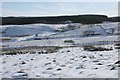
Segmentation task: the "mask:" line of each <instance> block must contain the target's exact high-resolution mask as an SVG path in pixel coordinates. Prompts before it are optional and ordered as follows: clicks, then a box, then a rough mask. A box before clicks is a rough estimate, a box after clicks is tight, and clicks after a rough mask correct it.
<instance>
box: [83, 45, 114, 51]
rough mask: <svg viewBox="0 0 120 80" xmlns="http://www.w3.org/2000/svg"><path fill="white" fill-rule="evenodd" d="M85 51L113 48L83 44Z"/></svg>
mask: <svg viewBox="0 0 120 80" xmlns="http://www.w3.org/2000/svg"><path fill="white" fill-rule="evenodd" d="M83 48H84V50H85V51H110V50H113V49H111V48H104V47H95V46H83Z"/></svg>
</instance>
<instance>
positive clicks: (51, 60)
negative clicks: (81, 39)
mask: <svg viewBox="0 0 120 80" xmlns="http://www.w3.org/2000/svg"><path fill="white" fill-rule="evenodd" d="M1 57H2V59H3V62H2V67H3V71H1V73H2V76H3V78H11V76H12V75H14V73H16V72H17V71H24V72H25V73H26V74H28V77H29V78H55V77H56V78H118V67H115V69H113V70H112V68H113V66H114V65H115V62H117V61H118V51H117V50H112V51H101V52H99V51H95V52H89V51H84V50H83V49H82V48H81V47H70V48H63V49H60V50H59V51H58V52H55V53H51V54H38V53H37V51H36V53H34V54H29V52H28V53H26V54H17V55H1Z"/></svg>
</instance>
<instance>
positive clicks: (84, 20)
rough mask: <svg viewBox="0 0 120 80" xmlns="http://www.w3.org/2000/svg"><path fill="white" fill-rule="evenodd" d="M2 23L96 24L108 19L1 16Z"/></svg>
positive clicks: (93, 17) (87, 16)
mask: <svg viewBox="0 0 120 80" xmlns="http://www.w3.org/2000/svg"><path fill="white" fill-rule="evenodd" d="M1 18H2V25H21V24H33V23H45V24H60V23H65V21H72V22H73V23H82V24H96V23H102V22H104V21H107V20H109V18H108V17H107V16H106V15H73V16H51V17H1Z"/></svg>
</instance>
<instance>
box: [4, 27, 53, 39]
mask: <svg viewBox="0 0 120 80" xmlns="http://www.w3.org/2000/svg"><path fill="white" fill-rule="evenodd" d="M3 27H4V26H3ZM53 30H54V29H53V28H51V27H50V26H49V25H19V26H15V25H13V26H9V27H6V29H4V30H3V31H2V32H4V33H3V36H9V37H10V36H25V35H35V34H42V33H44V32H52V31H53Z"/></svg>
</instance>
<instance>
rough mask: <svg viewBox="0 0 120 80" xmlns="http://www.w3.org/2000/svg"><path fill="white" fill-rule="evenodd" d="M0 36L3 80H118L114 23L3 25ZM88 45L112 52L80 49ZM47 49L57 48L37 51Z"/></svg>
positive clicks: (118, 62) (116, 29)
mask: <svg viewBox="0 0 120 80" xmlns="http://www.w3.org/2000/svg"><path fill="white" fill-rule="evenodd" d="M101 26H102V27H101ZM85 32H89V34H90V32H91V33H93V32H94V35H90V36H86V35H87V34H85ZM0 33H1V34H0V35H1V36H0V40H2V43H0V49H3V51H2V52H1V53H2V54H0V59H1V60H0V63H1V66H0V75H1V77H3V78H13V77H23V76H24V77H27V78H118V69H119V67H120V61H119V60H118V53H119V50H118V49H115V44H116V43H118V42H119V39H118V36H119V34H120V32H119V31H118V23H102V24H94V25H82V24H78V23H74V24H71V25H68V24H29V25H4V26H0ZM91 45H93V46H104V47H106V48H112V50H108V51H107V50H106V51H86V50H84V49H83V46H91ZM50 46H51V48H53V47H54V46H57V47H61V48H60V49H57V51H53V52H52V53H51V52H50V51H49V50H48V52H47V53H46V52H44V50H43V48H41V47H45V49H46V47H50ZM25 47H28V49H27V50H26V48H25ZM32 47H39V48H37V49H33V48H32ZM21 48H22V49H23V50H21V51H20V50H19V51H20V52H22V51H24V52H23V53H24V54H23V53H19V52H17V49H21ZM15 49H16V50H15ZM6 50H7V51H6ZM12 50H13V51H12ZM41 50H43V52H41ZM11 51H12V52H11ZM3 52H4V53H7V52H8V53H9V52H10V53H13V54H12V55H10V54H4V53H3Z"/></svg>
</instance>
